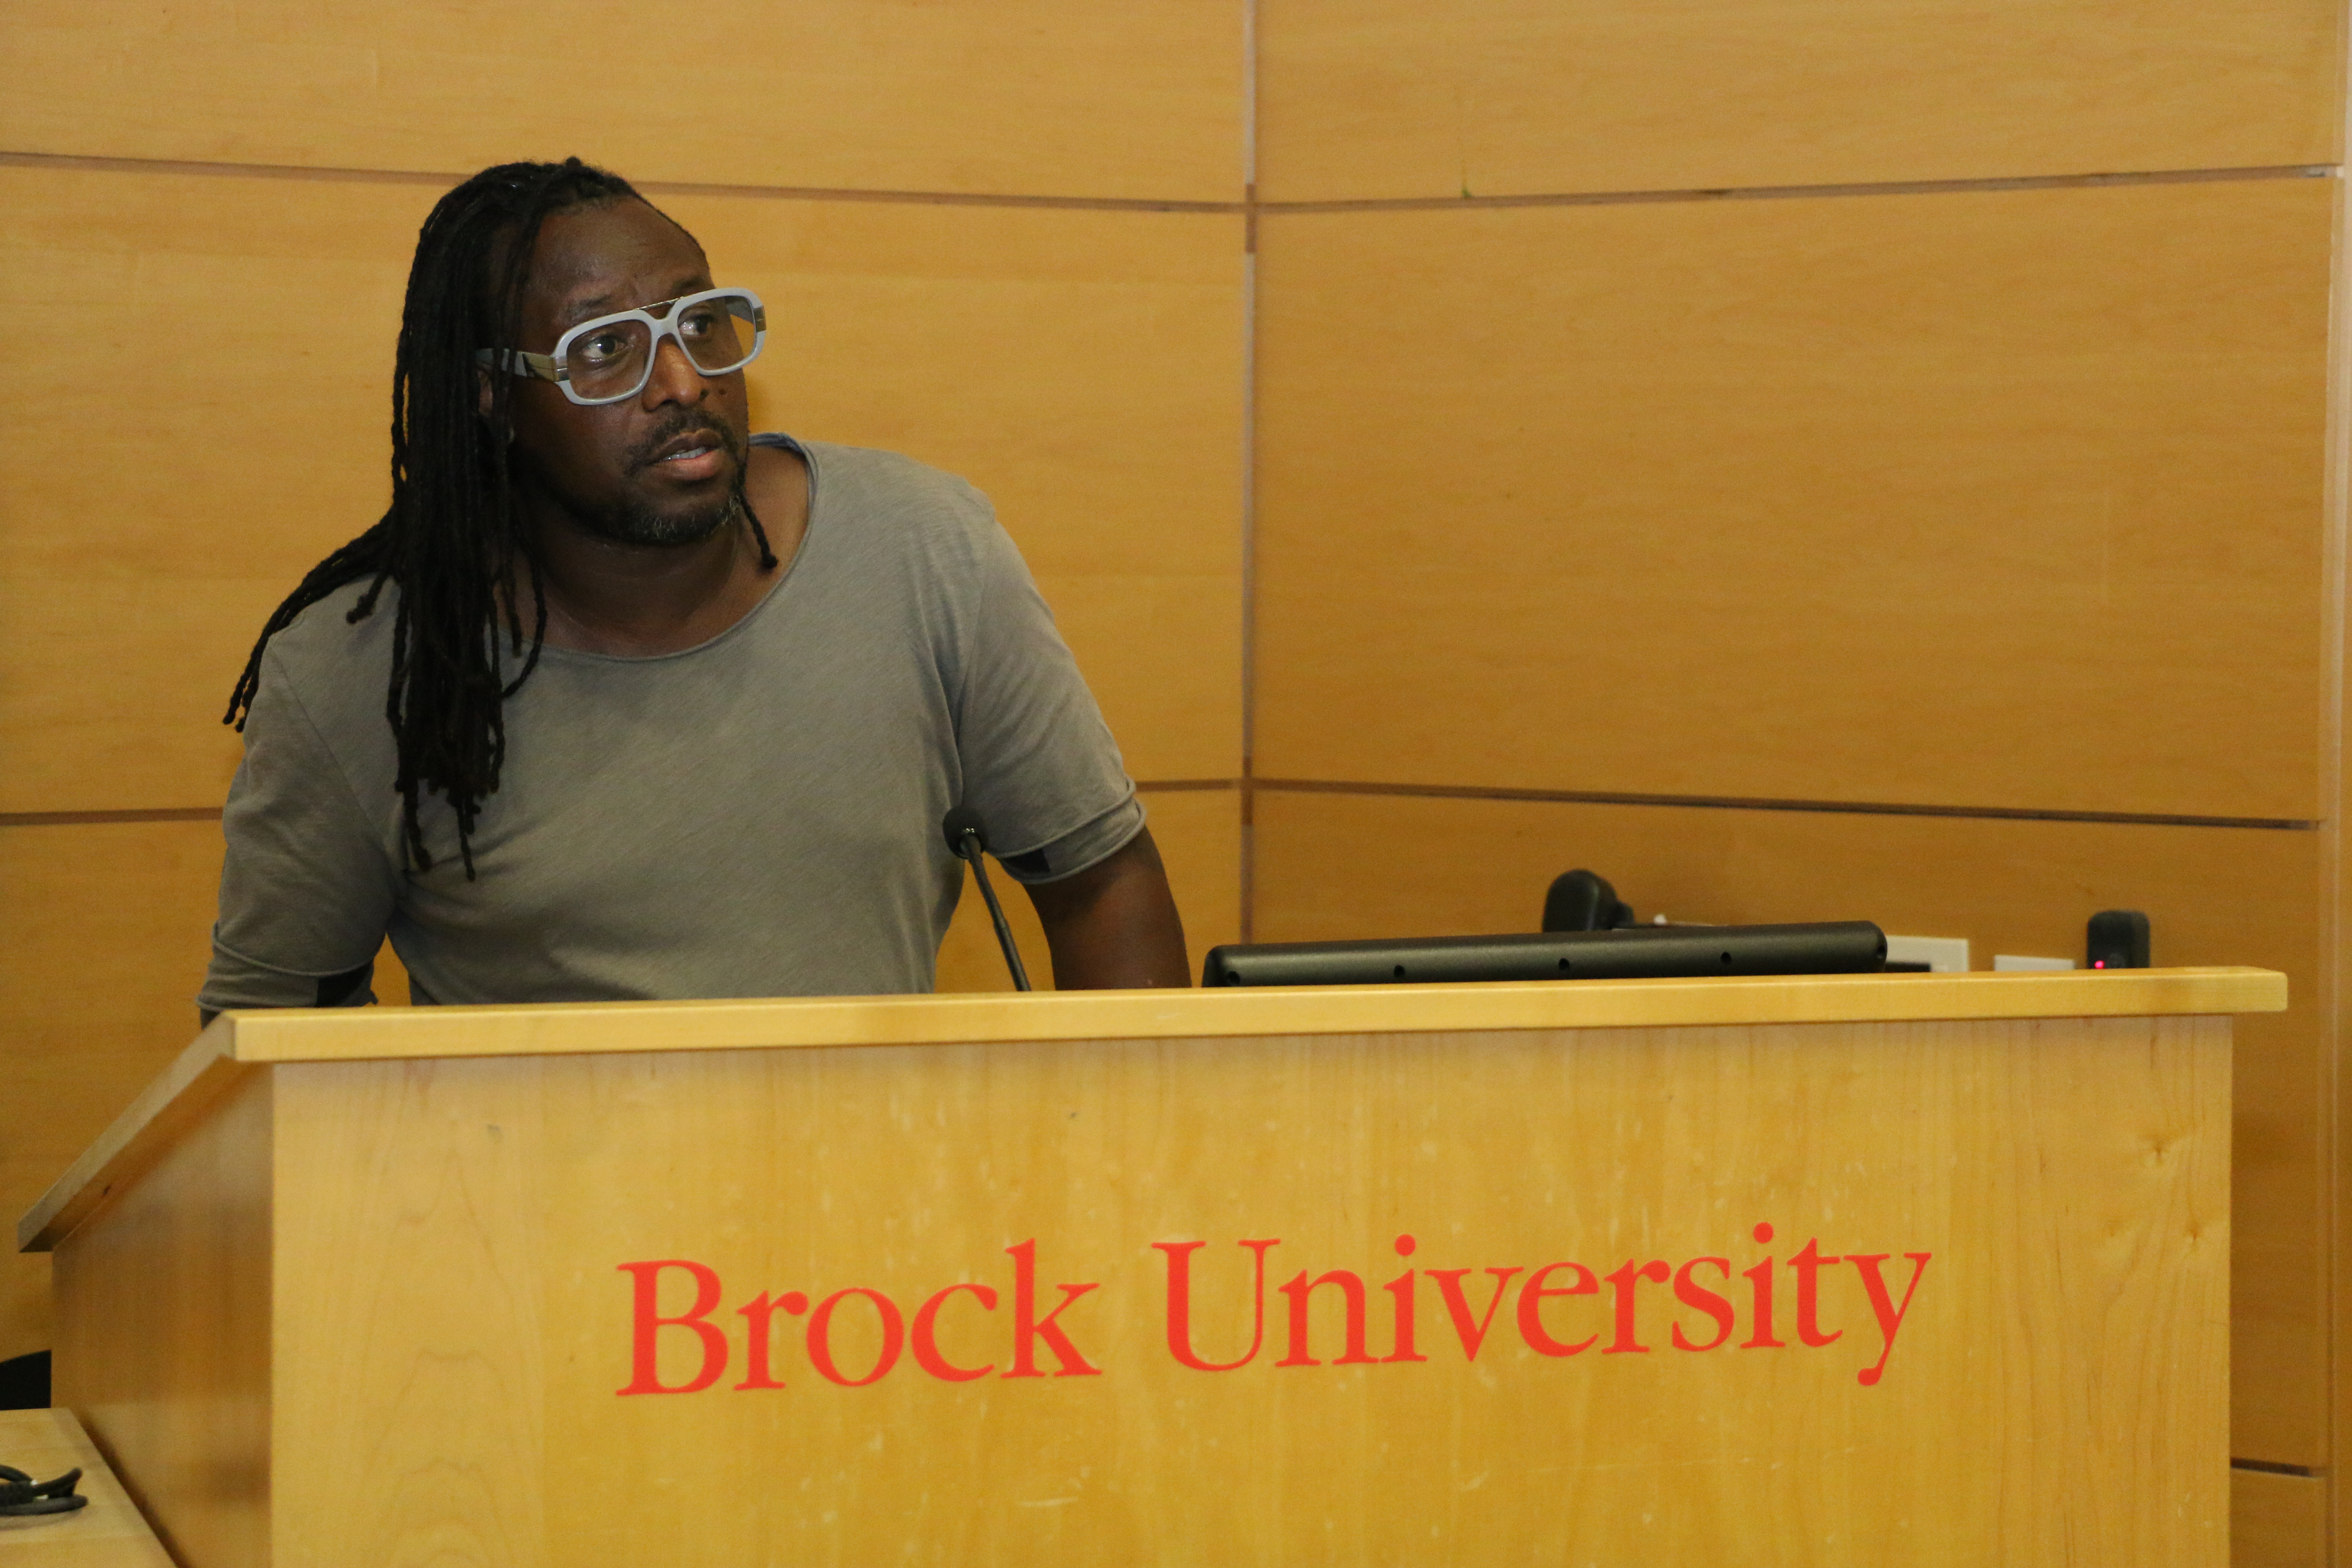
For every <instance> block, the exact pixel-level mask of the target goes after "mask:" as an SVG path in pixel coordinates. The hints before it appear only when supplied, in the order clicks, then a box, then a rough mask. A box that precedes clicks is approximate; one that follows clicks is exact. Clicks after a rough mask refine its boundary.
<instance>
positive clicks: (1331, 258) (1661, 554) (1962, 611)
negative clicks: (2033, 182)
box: [1255, 181, 2336, 820]
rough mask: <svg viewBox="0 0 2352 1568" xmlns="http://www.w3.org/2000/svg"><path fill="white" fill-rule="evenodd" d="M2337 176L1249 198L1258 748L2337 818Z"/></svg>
mask: <svg viewBox="0 0 2352 1568" xmlns="http://www.w3.org/2000/svg"><path fill="white" fill-rule="evenodd" d="M2335 196H2336V187H2335V184H2334V183H2333V182H2321V181H2268V182H2252V183H2238V184H2201V185H2174V186H2162V187H2134V188H2122V187H2117V188H2105V189H2068V190H2046V191H2018V192H1979V193H1970V194H1954V195H1913V196H1884V197H1874V198H1871V199H1867V200H1861V199H1838V200H1831V199H1822V200H1788V201H1774V202H1754V203H1744V202H1743V203H1727V204H1716V205H1706V204H1667V205H1637V206H1612V207H1578V208H1518V209H1508V210H1475V211H1447V212H1373V213H1339V214H1309V215H1283V214H1270V215H1268V216H1266V217H1265V219H1264V220H1263V222H1262V223H1261V225H1260V228H1259V235H1260V254H1259V268H1260V272H1259V278H1260V289H1261V292H1260V296H1259V299H1260V303H1259V321H1260V322H1261V326H1262V339H1261V343H1260V348H1259V357H1258V363H1259V367H1260V373H1261V384H1260V387H1259V393H1258V405H1257V406H1258V410H1259V415H1258V427H1259V447H1258V450H1259V460H1260V468H1259V479H1258V489H1257V496H1258V501H1257V525H1256V550H1257V565H1258V588H1257V605H1258V609H1257V622H1256V626H1257V631H1256V636H1257V645H1256V646H1257V656H1256V657H1257V678H1256V691H1257V694H1258V695H1257V702H1258V709H1257V712H1256V715H1255V772H1256V773H1257V774H1258V775H1259V776H1260V777H1264V778H1276V779H1283V778H1301V779H1343V780H1356V781H1375V782H1391V783H1412V784H1442V785H1476V786H1486V787H1521V788H1535V789H1555V790H1573V791H1582V792H1606V793H1625V794H1640V795H1701V796H1708V797H1716V798H1721V797H1727V796H1728V797H1735V798H1742V799H1781V800H1789V799H1793V800H1811V801H1857V802H1886V803H1901V804H1913V805H1965V806H2002V807H2020V808H2031V809H2036V810H2097V811H2116V812H2133V813H2147V814H2154V815H2188V816H2231V817H2277V818H2286V819H2296V820H2311V819H2314V818H2316V817H2318V816H2321V815H2322V812H2321V809H2320V805H2319V803H2318V800H2317V797H2316V792H2317V789H2318V782H2317V777H2316V771H2315V756H2316V752H2317V748H2316V743H2315V741H2316V737H2317V735H2318V733H2319V725H2320V702H2321V697H2320V689H2321V688H2320V676H2321V668H2322V665H2323V660H2322V658H2321V655H2320V649H2321V632H2322V625H2323V616H2322V614H2321V592H2320V588H2321V573H2320V556H2321V539H2322V533H2323V530H2322V527H2321V521H2322V502H2321V497H2322V489H2323V479H2324V476H2325V471H2326V461H2325V454H2326V443H2325V439H2324V418H2325V413H2326V301H2327V297H2328V278H2329V260H2328V258H2329V255H2330V232H2331V230H2330V226H2331V223H2332V204H2333V202H2334V200H2335Z"/></svg>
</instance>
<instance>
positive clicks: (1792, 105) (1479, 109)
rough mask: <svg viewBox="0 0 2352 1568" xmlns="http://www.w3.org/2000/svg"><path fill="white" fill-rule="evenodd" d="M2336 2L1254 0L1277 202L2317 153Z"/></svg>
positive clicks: (2331, 133) (2096, 167)
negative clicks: (1258, 2) (1435, 1)
mask: <svg viewBox="0 0 2352 1568" xmlns="http://www.w3.org/2000/svg"><path fill="white" fill-rule="evenodd" d="M2341 12H2342V7H2341V6H2339V5H2334V4H2331V3H2330V0H2233V3H2231V4H2224V5H2210V4H2202V3H2200V0H2126V3H2125V4H2121V5H2116V4H2105V3H2102V0H1990V3H1989V4H1984V3H1969V0H1924V3H1923V0H1909V3H1906V0H1836V3H1822V0H1815V3H1811V4H1798V5H1753V4H1747V3H1744V0H1692V3H1689V4H1683V5H1669V6H1661V5H1646V4H1643V3H1642V0H1598V3H1594V4H1584V5H1559V4H1557V3H1556V0H1482V3H1481V4H1478V5H1457V6H1451V7H1439V8H1432V7H1429V6H1426V5H1410V4H1407V3H1406V0H1268V3H1267V4H1266V5H1264V6H1263V8H1262V10H1261V14H1260V20H1259V24H1258V37H1259V39H1260V45H1261V49H1262V56H1261V62H1260V66H1259V100H1258V101H1259V117H1260V118H1259V130H1258V191H1259V195H1261V196H1264V197H1266V198H1268V199H1272V200H1276V201H1318V200H1333V199H1347V198H1356V199H1361V198H1371V197H1398V196H1423V197H1429V196H1454V195H1473V194H1475V195H1482V196H1487V195H1514V194H1522V193H1528V192H1562V191H1645V190H1713V189H1719V188H1722V187H1725V186H1742V185H1792V184H1795V185H1803V184H1843V183H1850V182H1857V181H1895V180H1945V179H1980V178H1985V177H1988V176H2001V175H2019V174H2096V173H2108V172H2113V171H2117V170H2137V169H2203V168H2245V167H2253V166H2259V165H2272V164H2286V163H2323V162H2331V161H2333V160H2334V159H2335V158H2336V156H2337V155H2338V154H2337V151H2336V148H2337V134H2338V133H2337V122H2338V120H2339V119H2340V116H2341V110H2340V109H2339V107H2338V102H2339V100H2338V68H2337V58H2338V51H2339V49H2340V47H2341V46H2340V41H2339V30H2340V17H2341Z"/></svg>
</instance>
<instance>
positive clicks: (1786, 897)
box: [1255, 791, 2329, 1466]
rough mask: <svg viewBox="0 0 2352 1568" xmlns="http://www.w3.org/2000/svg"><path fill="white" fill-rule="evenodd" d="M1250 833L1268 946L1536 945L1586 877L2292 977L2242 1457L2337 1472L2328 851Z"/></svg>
mask: <svg viewBox="0 0 2352 1568" xmlns="http://www.w3.org/2000/svg"><path fill="white" fill-rule="evenodd" d="M1255 821H1256V827H1255V835H1256V854H1257V874H1256V884H1255V885H1256V889H1257V908H1256V912H1255V920H1256V932H1257V935H1258V937H1259V939H1260V940H1262V941H1279V942H1297V941H1321V940H1331V939H1339V938H1347V937H1371V936H1404V935H1434V934H1440V933H1449V934H1450V933H1470V932H1478V931H1531V930H1533V929H1535V928H1536V927H1537V926H1538V924H1539V923H1540V920H1541V915H1542V910H1543V894H1544V889H1545V887H1546V885H1547V884H1548V883H1549V881H1550V879H1552V878H1553V877H1555V876H1558V875H1559V873H1560V872H1562V871H1566V870H1569V869H1570V868H1574V867H1580V866H1581V867H1589V868H1592V869H1594V870H1597V871H1599V872H1600V873H1601V875H1602V876H1604V877H1606V878H1608V879H1610V880H1611V882H1612V883H1613V884H1614V885H1615V886H1616V888H1617V889H1618V892H1619V893H1620V895H1621V896H1622V897H1624V898H1626V899H1627V900H1630V901H1632V903H1633V905H1634V908H1635V909H1636V910H1637V911H1638V912H1639V914H1640V916H1641V918H1642V919H1643V920H1647V919H1649V918H1650V917H1651V916H1653V915H1655V914H1658V913H1664V914H1667V915H1669V916H1671V917H1672V918H1674V919H1676V920H1692V921H1726V922H1733V923H1749V924H1756V923H1768V922H1772V921H1806V920H1874V921H1878V922H1879V924H1880V925H1881V926H1883V927H1884V928H1885V930H1887V931H1893V932H1896V933H1900V934H1905V935H1912V936H1956V937H1966V938H1968V939H1969V942H1970V944H1971V951H1972V953H1973V956H1974V959H1975V962H1976V963H1979V964H1981V965H1985V966H1987V967H1990V963H1991V962H1992V955H1993V954H1995V953H1997V952H2012V953H2029V954H2043V955H2049V956H2053V957H2074V958H2076V959H2078V960H2079V958H2080V957H2081V955H2082V952H2083V942H2084V921H2086V920H2087V919H2088V918H2089V917H2090V915H2091V914H2092V913H2093V912H2094V911H2095V910H2102V909H2113V908H2125V909H2137V910H2144V911H2146V912H2147V915H2148V917H2149V920H2150V922H2151V925H2152V927H2153V931H2154V936H2155V956H2156V961H2157V963H2159V964H2171V963H2260V964H2264V965H2267V966H2270V967H2273V968H2276V969H2278V970H2281V971H2284V972H2285V973H2287V975H2288V976H2289V982H2290V986H2291V988H2292V990H2293V993H2294V995H2293V1000H2292V1003H2291V1005H2290V1006H2289V1008H2288V1010H2287V1011H2286V1012H2284V1013H2283V1014H2280V1015H2278V1016H2268V1017H2252V1016H2249V1017H2243V1018H2242V1019H2241V1020H2240V1022H2239V1026H2238V1036H2237V1057H2236V1084H2237V1100H2236V1110H2235V1118H2236V1125H2235V1164H2234V1178H2233V1182H2234V1184H2233V1189H2232V1190H2233V1193H2234V1195H2235V1203H2236V1209H2235V1215H2236V1218H2235V1225H2234V1235H2235V1241H2234V1243H2233V1253H2232V1258H2233V1268H2234V1276H2233V1285H2232V1296H2231V1325H2232V1339H2231V1360H2232V1388H2233V1393H2234V1399H2235V1418H2234V1428H2233V1445H2232V1452H2233V1453H2234V1454H2235V1455H2236V1456H2237V1457H2239V1458H2248V1459H2259V1460H2266V1461H2269V1462H2272V1463H2279V1464H2292V1465H2310V1466H2318V1465H2324V1464H2325V1463H2326V1456H2327V1454H2328V1452H2329V1449H2328V1438H2327V1421H2328V1410H2329V1406H2328V1395H2327V1384H2326V1366H2327V1343H2326V1289H2325V1281H2326V1258H2327V1254H2326V1212H2327V1211H2326V1184H2327V1181H2328V1175H2327V1172H2328V1166H2327V1163H2326V1155H2325V1150H2326V1137H2325V1129H2324V1118H2325V1115H2326V1110H2325V1107H2326V1092H2325V1086H2326V1084H2327V1082H2328V1081H2329V1079H2328V1073H2327V1066H2326V1048H2327V1047H2326V1041H2327V1039H2328V1037H2329V1034H2328V1030H2327V1028H2326V1024H2325V1022H2324V1014H2323V1013H2322V1011H2321V1007H2322V1005H2323V998H2324V995H2325V993H2324V990H2323V989H2322V984H2321V964H2322V954H2321V952H2320V946H2319V942H2320V938H2319V931H2318V927H2317V923H2316V920H2315V908H2316V901H2317V889H2318V888H2319V886H2320V876H2321V872H2320V863H2319V845H2318V841H2317V840H2318V835H2316V834H2315V833H2295V832H2279V831H2259V830H2252V829H2224V828H2187V827H2152V826H2122V825H2110V824H2097V823H2063V822H2002V821H1971V820H1965V819H1954V818H1948V817H1917V816H1853V815H1843V814H1833V813H1824V812H1775V811H1740V810H1713V809H1696V808H1681V807H1667V806H1613V805H1561V804H1549V803H1539V802H1527V801H1490V800H1444V799H1431V798H1406V797H1395V796H1389V797H1380V796H1361V795H1293V794H1284V793H1281V792H1277V791H1261V792H1259V794H1258V795H1257V802H1256V806H1255ZM1368 844H1376V845H1379V846H1381V853H1380V854H1379V855H1378V856H1369V857H1368V856H1367V855H1366V854H1365V853H1364V846H1366V845H1368ZM1975 978H1983V979H1990V978H1994V977H1993V976H1989V975H1988V976H1980V977H1975ZM2116 978H2120V976H2116V975H2105V976H2092V975H2088V974H2084V975H2081V976H2078V979H2079V980H2080V981H2082V982H2083V983H2086V984H2087V983H2092V982H2094V981H2103V980H2109V979H2116Z"/></svg>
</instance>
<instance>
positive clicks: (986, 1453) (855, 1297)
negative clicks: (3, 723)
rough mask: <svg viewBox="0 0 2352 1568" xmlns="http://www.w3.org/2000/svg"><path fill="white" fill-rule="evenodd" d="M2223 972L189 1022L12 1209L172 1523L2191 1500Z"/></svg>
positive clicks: (1499, 1559) (100, 1410)
mask: <svg viewBox="0 0 2352 1568" xmlns="http://www.w3.org/2000/svg"><path fill="white" fill-rule="evenodd" d="M2284 1000H2285V984H2284V980H2283V978H2282V977H2280V976H2278V975H2275V974H2272V973H2266V972H2262V971H2252V970H2203V971H2144V972H2139V973H2112V974H2095V973H2075V974H2020V975H2011V974H1999V975H1995V974H1981V975H1969V976H1933V975H1868V976H1843V977H1825V978H1818V979H1792V980H1763V981H1714V982H1579V983H1576V984H1549V985H1544V984H1538V985H1492V986H1431V987H1400V988H1392V989H1391V988H1368V989H1363V990H1346V991H1336V990H1335V991H1289V992H1284V991H1266V992H1254V991H1224V992H1215V993H1204V992H1192V993H1156V994H1155V993H1126V994H1093V995H1087V994H1073V995H1031V996H991V997H940V998H929V997H924V998H898V999H848V1000H821V1001H804V1002H763V1003H705V1004H694V1005H633V1006H594V1007H541V1008H479V1009H462V1008H438V1009H436V1008H426V1009H418V1010H415V1011H406V1010H393V1009H372V1010H365V1011H358V1010H353V1011H342V1012H328V1013H279V1014H249V1015H242V1016H230V1017H226V1018H224V1019H222V1020H220V1021H218V1022H216V1023H215V1025H214V1026H213V1027H212V1028H211V1029H209V1030H208V1031H206V1033H205V1036H204V1037H202V1038H201V1039H199V1040H198V1041H197V1042H196V1043H195V1045H194V1046H193V1047H190V1049H189V1051H188V1052H187V1053H186V1054H185V1055H184V1057H182V1058H181V1059H180V1060H179V1061H178V1062H177V1063H176V1064H175V1065H174V1066H173V1068H172V1069H171V1070H170V1071H169V1072H167V1073H166V1074H165V1075H164V1076H163V1079H160V1080H159V1081H158V1082H157V1084H156V1085H154V1086H153V1088H152V1089H150V1091H149V1092H148V1093H147V1094H146V1095H144V1096H143V1097H142V1099H141V1100H140V1101H139V1102H138V1103H137V1104H136V1105H134V1106H133V1107H132V1108H131V1110H130V1111H128V1112H126V1114H125V1115H124V1117H123V1118H122V1120H121V1121H119V1122H118V1123H117V1124H116V1125H115V1127H114V1128H112V1129H111V1130H110V1131H109V1132H108V1133H107V1135H106V1136H105V1138H103V1139H102V1140H101V1141H100V1142H99V1144H98V1145H96V1146H95V1147H94V1148H92V1149H91V1150H90V1152H89V1153H88V1154H87V1155H86V1156H85V1157H84V1159H83V1160H82V1161H81V1162H80V1163H79V1164H78V1165H77V1166H76V1167H75V1169H74V1170H73V1171H72V1172H70V1173H68V1175H67V1176H66V1177H65V1178H64V1179H63V1180H62V1181H61V1182H60V1183H59V1184H58V1186H57V1187H56V1189H55V1190H53V1191H52V1192H51V1194H49V1196H48V1197H47V1199H45V1200H44V1202H43V1203H42V1205H40V1206H39V1207H38V1208H37V1209H36V1210H35V1211H34V1212H33V1213H32V1214H31V1215H28V1216H26V1221H25V1224H24V1226H23V1227H22V1231H21V1238H22V1239H23V1240H24V1241H25V1242H26V1244H28V1245H31V1246H34V1247H55V1249H56V1251H57V1280H58V1315H59V1321H60V1325H61V1330H60V1332H61V1338H60V1342H59V1344H58V1352H57V1354H58V1359H57V1373H56V1375H57V1385H58V1397H59V1399H60V1401H61V1402H63V1403H66V1404H68V1405H72V1406H74V1407H75V1408H76V1409H78V1410H79V1411H80V1412H81V1413H82V1414H83V1415H84V1417H85V1419H87V1420H88V1421H89V1424H90V1426H91V1427H92V1429H93V1431H94V1432H95V1433H96V1435H97V1436H98V1437H99V1438H100V1442H101V1443H102V1444H104V1445H105V1446H106V1447H108V1449H109V1451H110V1453H111V1454H112V1455H113V1456H114V1457H115V1458H117V1460H118V1461H119V1464H120V1468H121V1472H122V1473H123V1475H124V1477H125V1478H126V1479H127V1481H128V1482H129V1484H130V1485H131V1489H132V1490H133V1493H134V1495H136V1496H138V1497H140V1498H141V1499H142V1501H143V1502H144V1503H145V1504H146V1506H147V1508H148V1511H149V1513H150V1515H151V1517H152V1518H153V1519H154V1520H155V1521H156V1522H157V1524H158V1527H159V1529H160V1530H161V1531H163V1534H164V1536H165V1538H166V1540H167V1541H169V1542H171V1544H172V1546H173V1550H174V1552H176V1553H177V1554H178V1555H179V1557H180V1558H181V1560H182V1562H183V1563H185V1564H187V1565H189V1568H214V1565H215V1564H218V1565H222V1568H228V1565H236V1568H245V1565H247V1564H255V1563H265V1562H268V1563H278V1564H298V1565H305V1568H307V1565H310V1564H333V1565H335V1568H374V1565H379V1564H382V1565H387V1568H389V1565H393V1564H410V1563H417V1564H423V1563H435V1564H442V1563H449V1564H459V1563H463V1564H476V1563H478V1564H485V1565H488V1564H499V1565H508V1564H512V1565H518V1568H521V1565H528V1568H541V1565H553V1564H564V1565H566V1568H572V1565H593V1564H614V1565H622V1564H628V1565H632V1568H634V1565H637V1564H646V1563H694V1564H703V1563H708V1564H730V1565H731V1564H738V1563H745V1564H748V1563H769V1562H792V1563H800V1562H828V1563H883V1562H891V1563H898V1562H916V1563H957V1564H990V1563H1007V1564H1011V1563H1022V1564H1031V1563H1053V1564H1062V1563H1121V1564H1125V1563H1142V1562H1154V1563H1476V1564H1490V1563H1570V1562H1572V1563H1585V1562H1599V1563H1611V1564H1619V1563H1709V1564H1714V1563H1807V1564H1813V1563H1822V1564H1839V1563H1854V1564H1871V1565H1874V1568H1875V1565H1878V1564H1885V1563H1954V1564H1968V1565H1969V1568H1978V1565H1981V1564H1986V1563H2002V1564H2032V1563H2051V1564H2057V1563H2071V1564H2101V1563H2115V1564H2119V1565H2128V1568H2154V1565H2158V1564H2184V1565H2186V1564H2198V1565H2203V1568H2220V1565H2221V1564H2222V1563H2225V1562H2226V1561H2227V1553H2228V1545H2227V1534H2228V1531H2227V1521H2228V1512H2229V1506H2228V1504H2229V1494H2228V1476H2229V1472H2228V1468H2227V1467H2228V1453H2227V1410H2228V1351H2227V1337H2226V1326H2227V1322H2228V1315H2229V1278H2228V1258H2229V1215H2230V1199H2229V1159H2230V1148H2229V1128H2230V1118H2229V1112H2230V1070H2229V1037H2230V1025H2229V1019H2228V1015H2230V1014H2233V1013H2239V1012H2250V1011H2260V1010H2270V1009H2275V1008H2278V1007H2280V1006H2283V1005H2284Z"/></svg>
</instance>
